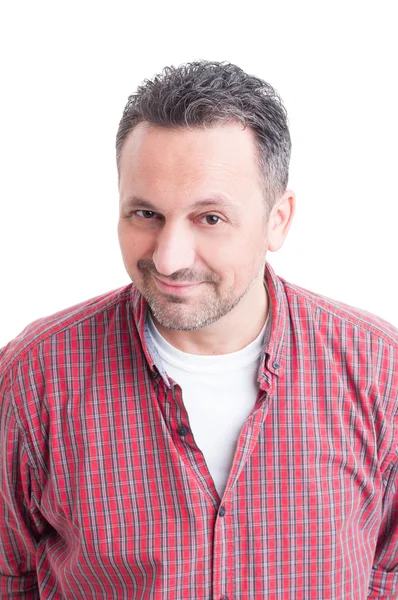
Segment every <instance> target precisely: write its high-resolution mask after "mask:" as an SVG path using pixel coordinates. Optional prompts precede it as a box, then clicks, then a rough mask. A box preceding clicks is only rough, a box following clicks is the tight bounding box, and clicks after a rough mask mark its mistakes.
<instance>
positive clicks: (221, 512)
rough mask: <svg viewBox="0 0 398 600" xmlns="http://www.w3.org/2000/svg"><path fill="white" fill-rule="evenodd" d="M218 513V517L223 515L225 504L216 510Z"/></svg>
mask: <svg viewBox="0 0 398 600" xmlns="http://www.w3.org/2000/svg"><path fill="white" fill-rule="evenodd" d="M218 514H219V515H220V517H223V516H224V515H225V506H222V507H221V508H220V510H219V511H218Z"/></svg>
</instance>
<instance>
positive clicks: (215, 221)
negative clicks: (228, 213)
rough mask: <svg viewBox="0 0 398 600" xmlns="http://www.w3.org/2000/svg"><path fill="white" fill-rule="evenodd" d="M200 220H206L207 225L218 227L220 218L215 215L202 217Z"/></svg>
mask: <svg viewBox="0 0 398 600" xmlns="http://www.w3.org/2000/svg"><path fill="white" fill-rule="evenodd" d="M202 219H206V222H207V225H218V224H219V223H220V222H221V217H218V216H217V215H204V216H203V217H202Z"/></svg>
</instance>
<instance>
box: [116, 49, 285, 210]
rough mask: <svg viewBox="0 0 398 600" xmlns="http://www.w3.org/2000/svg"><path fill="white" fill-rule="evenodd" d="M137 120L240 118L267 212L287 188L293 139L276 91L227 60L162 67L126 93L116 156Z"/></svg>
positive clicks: (208, 122) (180, 122)
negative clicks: (249, 135) (251, 140)
mask: <svg viewBox="0 0 398 600" xmlns="http://www.w3.org/2000/svg"><path fill="white" fill-rule="evenodd" d="M141 122H148V123H150V124H153V125H158V126H161V127H170V128H173V129H176V128H177V129H178V128H180V127H189V128H196V127H198V128H206V127H209V126H214V125H217V124H224V123H228V122H238V123H241V124H242V126H243V127H244V128H245V127H249V128H251V129H252V130H253V132H254V136H255V148H256V154H257V159H258V166H259V174H260V183H261V185H262V188H263V193H264V196H265V200H266V206H267V212H268V211H270V210H271V208H272V206H273V205H274V203H275V201H276V200H277V199H278V198H279V197H280V196H281V195H282V194H283V192H284V191H285V190H286V186H287V183H288V178H289V161H290V153H291V139H290V133H289V127H288V117H287V112H286V109H285V107H284V106H283V103H282V100H281V98H280V96H279V94H278V93H277V92H276V90H275V89H274V88H273V87H272V86H271V85H270V84H269V83H267V82H265V81H264V80H262V79H260V78H258V77H255V76H253V75H248V74H247V73H245V71H243V70H242V69H241V68H239V67H238V66H236V65H234V64H231V63H229V62H210V61H206V60H199V61H195V62H191V63H186V64H183V65H180V66H179V67H174V66H170V67H165V68H164V69H163V71H162V72H161V73H158V74H157V75H155V76H154V77H153V79H145V80H144V82H143V83H142V84H141V85H140V86H139V87H138V88H137V91H136V93H134V94H132V95H131V96H129V98H128V101H127V104H126V106H125V108H124V112H123V116H122V118H121V120H120V123H119V129H118V132H117V136H116V160H117V168H118V173H119V175H120V154H121V150H122V147H123V143H124V141H125V139H126V137H127V136H128V134H129V133H130V132H131V131H132V129H133V128H134V127H135V126H136V125H138V123H141Z"/></svg>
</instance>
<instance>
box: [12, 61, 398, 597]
mask: <svg viewBox="0 0 398 600" xmlns="http://www.w3.org/2000/svg"><path fill="white" fill-rule="evenodd" d="M290 147H291V146H290V137H289V130H288V126H287V116H286V111H285V109H284V107H283V105H282V102H281V100H280V98H279V96H278V95H277V94H276V92H275V91H274V90H273V88H272V87H271V86H270V85H269V84H267V83H265V82H263V81H262V80H260V79H258V78H255V77H252V76H249V75H247V74H246V73H244V72H243V71H242V70H241V69H239V68H238V67H236V66H234V65H231V64H226V63H210V62H206V61H199V62H195V63H191V64H188V65H183V66H181V67H180V68H177V69H175V68H168V69H165V70H164V71H163V73H161V74H160V75H158V76H157V77H155V78H154V79H153V80H150V81H148V80H147V81H146V82H145V83H144V84H143V85H142V86H141V87H139V88H138V91H137V93H136V94H134V95H132V96H131V97H130V98H129V101H128V103H127V106H126V108H125V111H124V114H123V117H122V119H121V122H120V126H119V131H118V134H117V161H118V169H119V191H120V220H119V226H118V234H119V240H120V246H121V250H122V255H123V260H124V264H125V267H126V270H127V272H128V274H129V276H130V278H131V280H132V283H130V284H129V285H127V286H125V287H123V288H121V289H118V290H115V291H112V292H110V293H107V294H104V295H102V296H100V297H97V298H93V299H91V300H89V301H86V302H83V303H81V304H79V305H77V306H74V307H72V308H68V309H66V310H64V311H62V312H59V313H57V314H55V315H52V316H50V317H48V318H44V319H40V320H37V321H35V322H34V323H32V324H30V325H28V326H27V327H26V328H25V329H24V331H23V332H22V333H21V334H20V335H19V336H18V337H17V338H16V339H15V340H13V341H11V342H10V343H9V344H8V345H7V346H6V347H4V348H3V349H2V350H1V354H0V373H1V378H0V392H1V396H0V397H1V414H0V417H1V419H0V427H1V429H0V444H1V445H0V452H1V464H0V515H1V530H0V531H1V533H0V536H1V550H0V596H1V597H2V598H29V599H34V598H51V599H58V598H60V599H61V598H62V599H63V598H67V599H80V598H86V599H87V598H96V599H97V598H118V599H127V598H129V599H137V600H138V599H140V600H146V599H152V598H154V599H164V600H166V599H167V600H170V599H172V600H179V599H181V600H190V599H192V600H193V599H195V600H202V599H210V598H211V599H212V600H222V599H224V600H227V599H229V600H246V599H247V600H248V599H251V600H253V599H260V598H261V599H263V598H267V599H276V598H278V599H295V600H299V599H302V600H311V599H318V600H328V599H334V600H337V599H344V600H347V599H353V600H364V599H365V598H384V599H385V598H398V488H397V484H398V454H397V451H398V422H397V414H398V395H397V388H398V370H397V363H396V356H397V340H398V336H397V333H398V332H397V330H396V329H395V328H393V327H392V325H390V324H389V323H386V322H385V321H383V320H382V319H380V318H378V317H377V316H374V315H372V314H369V313H367V312H365V311H362V310H359V309H356V308H353V307H350V306H348V305H346V304H342V303H340V302H337V301H334V300H331V299H328V298H325V297H322V296H320V295H319V294H316V293H312V292H310V291H307V290H304V289H302V288H300V287H298V286H297V285H293V284H290V283H288V282H286V281H285V280H284V279H282V278H280V277H277V275H276V274H275V272H274V271H273V269H272V268H271V266H270V265H269V263H268V262H266V252H267V250H270V251H276V250H278V249H279V248H280V247H281V246H282V244H283V242H284V240H285V238H286V235H287V233H288V230H289V227H290V225H291V222H292V218H293V215H294V209H295V195H294V193H293V192H292V191H290V190H287V189H286V186H287V181H288V165H289V157H290Z"/></svg>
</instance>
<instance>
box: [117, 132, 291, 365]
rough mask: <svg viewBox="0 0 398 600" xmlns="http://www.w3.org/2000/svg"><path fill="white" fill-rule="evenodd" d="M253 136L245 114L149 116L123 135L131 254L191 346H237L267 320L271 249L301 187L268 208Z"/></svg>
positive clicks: (159, 306)
mask: <svg viewBox="0 0 398 600" xmlns="http://www.w3.org/2000/svg"><path fill="white" fill-rule="evenodd" d="M254 140H255V138H254V134H253V132H252V131H251V130H250V129H249V128H246V129H243V128H242V126H241V125H240V124H237V123H229V124H223V125H216V126H214V127H211V128H206V129H204V128H203V129H194V130H192V129H188V128H180V129H169V128H162V127H158V126H153V125H149V124H148V123H140V124H139V125H137V126H136V127H135V128H134V129H133V130H132V131H131V132H130V133H129V135H128V136H127V138H126V140H125V142H124V145H123V148H122V152H121V157H120V177H119V211H120V212H119V222H118V237H119V243H120V248H121V252H122V257H123V262H124V265H125V268H126V270H127V272H128V274H129V276H130V278H131V280H132V281H133V282H134V284H135V285H136V287H137V288H138V290H139V291H140V292H141V293H142V294H143V296H144V297H145V298H146V300H147V301H148V304H149V307H150V309H151V313H152V317H153V320H154V323H155V325H156V327H157V328H158V330H159V332H160V333H161V335H162V336H163V337H164V338H165V339H166V340H167V341H168V342H169V343H170V344H172V345H173V346H175V347H176V348H178V349H180V350H182V351H183V352H188V353H191V354H202V355H216V354H226V353H230V352H236V351H237V350H240V349H242V348H244V347H245V346H247V345H248V344H250V343H251V342H252V341H253V340H254V339H256V337H257V336H258V335H259V333H260V331H261V329H262V328H263V326H264V323H265V319H266V317H267V314H268V297H267V293H266V289H265V287H264V282H263V280H264V267H265V260H266V253H267V250H270V251H271V252H275V251H276V250H278V249H279V248H280V247H281V246H282V245H283V243H284V240H285V238H286V235H287V233H288V230H289V227H290V224H291V221H292V218H293V215H294V212H295V194H294V193H293V192H292V191H290V190H286V191H285V193H284V194H283V195H282V196H281V197H280V198H279V199H278V200H277V202H276V203H275V205H274V207H273V209H272V211H271V213H270V214H269V216H268V218H267V217H266V211H265V200H264V196H263V193H262V189H261V185H260V179H259V171H258V163H257V158H256V156H255V141H254ZM159 280H160V281H162V282H165V283H168V284H173V283H174V284H175V285H180V286H181V284H183V283H185V284H189V287H184V288H183V287H180V288H178V289H175V288H170V287H168V288H165V287H164V286H162V284H161V283H160V282H159Z"/></svg>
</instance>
